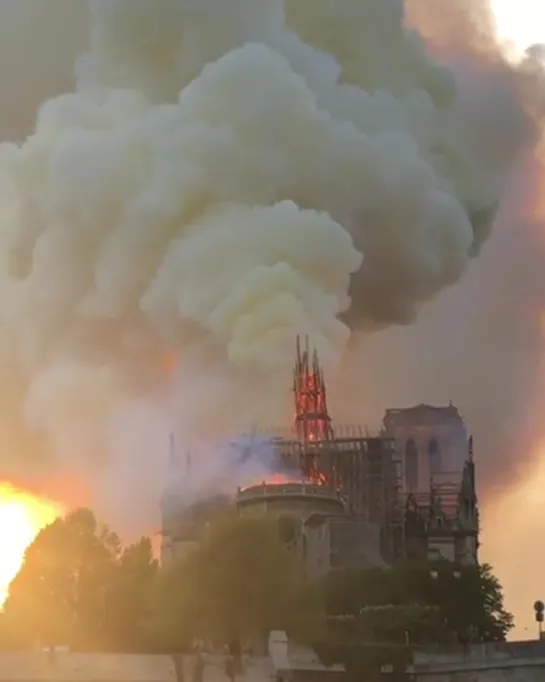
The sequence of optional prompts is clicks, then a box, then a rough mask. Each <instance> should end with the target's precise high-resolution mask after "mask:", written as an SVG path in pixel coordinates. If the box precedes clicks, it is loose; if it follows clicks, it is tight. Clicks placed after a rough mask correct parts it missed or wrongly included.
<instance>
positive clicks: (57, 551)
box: [4, 509, 156, 649]
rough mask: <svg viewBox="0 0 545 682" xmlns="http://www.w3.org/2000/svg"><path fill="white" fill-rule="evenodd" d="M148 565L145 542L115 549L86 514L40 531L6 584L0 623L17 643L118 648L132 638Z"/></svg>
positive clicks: (110, 536) (113, 538) (148, 582)
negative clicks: (19, 566) (18, 567)
mask: <svg viewBox="0 0 545 682" xmlns="http://www.w3.org/2000/svg"><path fill="white" fill-rule="evenodd" d="M155 570H156V565H155V562H154V561H153V558H152V553H151V545H150V543H149V541H148V540H143V541H141V542H140V543H139V544H138V545H135V546H134V547H128V548H127V549H125V550H124V551H121V543H120V541H119V538H118V537H117V535H116V534H115V533H112V532H111V531H110V530H109V529H108V528H106V527H101V526H99V524H98V523H97V520H96V519H95V517H94V515H93V513H92V512H91V511H89V510H88V509H80V510H77V511H75V512H73V513H71V514H69V515H68V516H66V517H65V518H63V519H57V520H56V521H55V522H54V523H52V524H51V525H49V526H47V527H46V528H44V529H43V530H42V531H41V532H40V533H39V534H38V535H37V537H36V539H35V540H34V542H33V543H32V544H31V545H30V546H29V547H28V549H27V551H26V554H25V559H24V562H23V565H22V567H21V570H20V571H19V573H18V574H17V576H16V577H15V578H14V580H13V581H12V583H11V585H10V589H9V596H8V599H7V600H6V604H5V607H4V619H5V623H6V625H7V627H9V630H10V632H11V633H12V635H13V636H14V637H16V639H17V640H18V642H19V643H20V644H21V645H29V644H33V643H35V642H36V641H41V642H43V643H44V644H51V643H55V644H58V643H62V644H70V645H71V646H73V647H75V648H79V649H86V648H96V647H98V646H100V647H101V648H104V647H105V646H108V644H110V643H111V644H113V645H114V646H117V647H119V646H120V645H123V644H125V643H127V642H129V641H130V642H134V641H135V638H136V639H138V637H137V635H136V632H137V630H138V628H139V627H140V625H141V622H142V617H143V615H144V613H145V611H146V609H149V604H146V600H148V601H149V598H150V594H151V589H152V581H153V579H154V572H155Z"/></svg>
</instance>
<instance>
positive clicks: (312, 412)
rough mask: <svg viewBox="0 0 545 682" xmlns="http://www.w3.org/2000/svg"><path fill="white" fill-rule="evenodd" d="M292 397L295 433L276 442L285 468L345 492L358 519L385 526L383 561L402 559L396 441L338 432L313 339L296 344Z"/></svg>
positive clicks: (356, 432)
mask: <svg viewBox="0 0 545 682" xmlns="http://www.w3.org/2000/svg"><path fill="white" fill-rule="evenodd" d="M293 394H294V405H295V417H294V425H293V429H292V431H291V433H290V434H286V435H285V436H282V435H277V436H276V437H274V438H272V443H273V446H274V449H275V452H276V454H277V457H278V459H279V461H280V463H281V464H282V466H283V467H284V468H285V469H287V470H291V471H294V472H298V473H301V472H302V473H303V475H304V476H305V478H306V479H307V480H309V481H311V482H314V483H320V484H322V485H325V486H328V487H330V488H331V489H332V490H334V491H336V492H338V493H340V494H341V495H342V497H343V498H344V500H345V502H346V504H347V508H348V510H349V512H350V513H351V514H352V515H353V516H356V517H358V518H361V519H364V520H365V521H367V522H371V523H375V524H377V525H378V526H380V528H381V544H382V552H383V556H384V558H385V559H386V560H387V561H388V560H390V561H395V560H396V559H400V558H401V557H402V556H403V554H404V548H405V537H404V528H405V508H404V501H403V499H402V495H401V494H400V493H401V458H400V455H399V453H398V451H397V448H396V445H395V441H394V439H393V438H390V437H387V436H386V435H384V434H381V435H378V436H371V435H369V434H367V433H364V432H363V431H362V429H361V428H347V427H344V428H343V427H341V428H336V429H334V428H333V425H332V421H331V418H330V416H329V412H328V409H327V398H326V387H325V381H324V376H323V372H322V369H321V367H320V363H319V360H318V355H317V352H316V350H313V351H312V353H311V351H310V349H309V345H308V339H306V341H305V345H304V347H302V344H301V342H300V339H299V338H298V339H297V355H296V363H295V368H294V372H293ZM273 433H276V434H278V433H279V432H278V431H277V430H275V431H273Z"/></svg>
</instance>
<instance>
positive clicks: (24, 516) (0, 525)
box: [0, 482, 63, 605]
mask: <svg viewBox="0 0 545 682" xmlns="http://www.w3.org/2000/svg"><path fill="white" fill-rule="evenodd" d="M62 514H63V509H62V507H61V505H59V504H57V503H55V502H53V501H51V500H48V499H46V498H44V497H40V496H36V495H33V494H32V493H30V492H26V491H24V490H21V489H19V488H16V487H15V486H13V485H12V484H11V483H6V482H3V483H2V482H0V547H1V553H2V560H1V561H0V605H1V604H2V603H3V602H4V601H5V599H6V597H7V594H8V588H9V584H10V582H11V581H12V580H13V578H14V577H15V576H16V575H17V573H18V571H19V569H20V568H21V564H22V562H23V559H24V554H25V551H26V549H27V547H28V546H29V545H30V544H31V543H32V541H33V540H34V538H35V537H36V535H37V534H38V533H39V532H40V530H41V529H42V528H44V527H45V526H47V525H48V524H50V523H52V522H53V521H54V520H55V519H56V518H57V517H58V516H60V515H62Z"/></svg>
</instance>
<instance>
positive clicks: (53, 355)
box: [0, 0, 495, 457]
mask: <svg viewBox="0 0 545 682" xmlns="http://www.w3.org/2000/svg"><path fill="white" fill-rule="evenodd" d="M90 9H91V19H92V32H91V49H90V51H89V52H88V53H87V54H85V55H83V56H82V57H81V58H80V59H79V61H78V63H77V67H76V74H77V87H76V90H75V92H74V93H72V94H66V95H63V96H61V97H57V98H55V99H53V100H51V101H49V102H47V103H46V104H45V105H44V106H43V107H42V108H41V110H40V112H39V115H38V118H37V124H36V131H35V133H34V134H33V135H31V136H30V137H29V138H28V139H27V140H26V142H25V143H24V144H22V145H20V146H16V145H13V144H4V145H2V147H1V148H0V247H1V248H0V310H1V313H0V329H1V332H2V336H3V337H5V341H4V344H5V350H4V349H3V353H2V359H3V364H5V365H6V367H8V366H11V365H13V366H15V367H16V368H17V372H18V378H19V380H20V381H21V382H22V383H23V384H25V385H26V388H27V390H26V391H23V392H22V393H23V397H22V401H23V404H24V409H25V414H27V416H28V417H29V418H30V421H31V424H32V425H33V426H34V427H36V428H39V429H40V430H42V431H43V432H44V433H45V434H47V436H48V438H49V439H50V442H51V444H52V446H53V448H54V449H55V450H59V449H61V450H62V451H63V452H66V453H70V452H73V451H74V450H75V448H76V446H77V448H78V449H79V451H80V452H84V453H85V454H86V453H87V452H89V453H90V454H92V456H93V457H95V456H96V453H97V452H99V451H100V450H103V449H104V448H107V447H108V439H109V432H108V429H107V424H108V423H109V422H110V419H111V415H112V414H113V413H115V412H116V410H117V409H120V408H121V407H122V405H123V404H124V403H125V402H126V401H127V400H128V399H129V396H134V395H138V394H146V392H148V391H149V390H150V383H151V382H152V381H153V379H154V378H155V379H156V377H157V374H158V370H159V368H160V359H161V356H162V355H163V353H164V352H165V351H166V350H167V349H168V350H170V349H175V350H178V351H179V352H180V355H181V364H182V365H183V363H184V358H185V357H189V358H191V361H190V365H191V366H190V367H187V362H186V369H187V372H186V373H184V372H180V376H179V379H180V389H179V391H180V392H181V393H183V398H180V397H179V398H178V400H182V402H183V401H185V404H189V405H190V407H191V408H192V413H193V414H194V415H196V416H197V419H198V420H200V421H201V422H204V421H208V424H209V426H208V428H210V429H212V430H213V428H214V426H213V423H212V422H215V421H216V420H219V421H221V420H222V419H225V420H227V421H229V420H231V423H232V419H233V414H235V413H239V414H241V415H242V416H241V417H240V420H242V421H245V422H246V423H247V422H248V421H251V420H263V419H264V418H266V419H267V420H268V421H267V423H268V424H270V423H271V419H273V420H274V419H275V417H274V416H273V417H270V416H269V415H271V414H272V415H275V414H278V410H279V405H281V404H282V402H283V399H284V389H285V387H287V388H289V380H290V374H289V371H290V369H291V365H292V360H293V339H294V336H295V334H296V333H299V332H304V333H309V334H311V335H312V337H313V339H314V340H315V343H316V345H317V346H318V349H319V350H320V351H321V353H322V355H323V356H324V357H325V358H326V359H327V360H330V361H332V362H333V361H335V359H336V358H338V357H339V355H340V354H341V353H342V349H343V347H344V345H345V344H346V342H347V340H348V337H349V330H348V327H347V326H346V323H345V322H344V321H343V315H346V314H347V313H349V314H350V312H351V311H352V314H353V318H352V319H354V320H357V323H358V325H359V326H364V327H366V326H375V325H377V324H385V323H404V322H408V321H411V320H412V319H413V318H414V316H415V314H416V313H417V311H418V309H419V307H420V306H421V305H422V303H424V302H425V301H427V300H428V299H430V298H432V297H433V296H434V295H435V294H436V293H437V292H438V291H440V290H441V289H442V288H443V287H445V286H448V285H450V284H452V283H453V282H455V281H456V280H457V279H458V278H459V277H460V276H461V275H462V274H463V273H464V271H465V269H466V268H467V266H468V263H469V261H470V259H471V257H472V256H473V255H474V254H475V253H477V251H478V249H479V247H480V245H481V243H482V242H483V240H484V239H485V237H486V235H487V234H488V231H489V228H490V225H491V220H492V216H493V208H494V203H495V195H494V191H493V188H492V187H491V186H490V185H489V184H488V182H487V181H486V178H484V177H483V176H482V175H481V173H480V171H479V168H478V166H477V165H476V164H475V163H474V161H473V159H472V157H471V154H470V152H469V150H468V148H467V147H466V145H465V144H464V136H463V134H462V133H461V131H460V129H459V125H458V122H457V120H456V117H455V116H454V113H453V112H454V111H455V109H454V104H455V97H456V93H455V87H454V81H453V78H452V76H451V74H449V73H448V72H447V71H445V70H444V69H443V68H441V67H439V66H438V65H437V64H436V63H435V62H434V61H433V60H432V59H431V58H430V57H429V56H428V55H427V54H426V52H425V50H424V47H423V44H422V43H421V41H420V40H419V39H418V37H417V36H416V34H414V33H413V32H411V31H409V30H407V29H406V28H405V27H404V24H403V12H402V3H401V1H400V0H336V1H335V2H333V1H332V0H312V2H310V0H288V2H287V4H286V7H284V3H283V2H282V1H281V0H199V1H197V0H156V1H155V2H151V1H150V0H91V1H90ZM351 299H353V300H354V304H352V307H351ZM347 319H349V318H347ZM211 366H215V367H217V368H218V372H216V373H215V376H216V379H215V380H214V381H213V382H212V384H213V386H214V391H217V392H215V393H214V395H212V392H205V391H203V390H202V384H201V383H200V380H199V377H202V376H203V374H204V375H205V378H204V380H203V381H204V383H205V384H207V383H208V381H207V379H206V377H210V376H212V372H211V370H210V367H211ZM10 371H16V370H10ZM19 375H20V376H19ZM218 376H221V379H217V377H218ZM188 377H191V380H190V379H189V378H188ZM208 385H209V384H208ZM242 407H244V409H242V411H241V408H242ZM264 415H267V416H266V417H265V416H264ZM250 417H251V419H250ZM185 421H186V422H187V423H190V422H191V419H188V418H187V417H186V418H185ZM246 423H245V424H244V425H246ZM238 425H242V424H237V425H236V426H238ZM202 428H206V426H204V424H203V425H202ZM82 434H83V435H84V438H83V439H82ZM82 440H83V441H84V443H82Z"/></svg>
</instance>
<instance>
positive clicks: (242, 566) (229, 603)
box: [159, 514, 322, 646]
mask: <svg viewBox="0 0 545 682" xmlns="http://www.w3.org/2000/svg"><path fill="white" fill-rule="evenodd" d="M159 599H160V606H159V609H160V614H161V615H160V621H161V622H162V624H163V627H164V628H166V629H167V630H168V632H169V633H176V635H175V636H174V637H173V636H171V637H170V640H171V642H170V645H171V646H175V643H174V642H173V641H172V640H173V639H176V636H177V637H178V638H179V640H181V641H178V643H177V644H178V646H179V645H180V644H181V643H183V641H184V640H185V642H186V643H187V641H188V640H189V639H190V638H191V637H192V636H201V637H211V638H213V639H215V640H217V641H223V642H230V641H233V640H234V639H238V640H240V639H244V638H252V639H254V640H255V639H256V638H261V637H264V636H266V635H267V634H268V632H269V631H270V630H274V629H285V630H290V631H291V632H292V633H297V634H298V635H299V634H301V631H303V630H305V629H306V628H308V627H309V623H318V622H320V614H321V613H322V612H321V611H320V605H321V595H320V594H319V593H318V592H316V591H313V589H312V586H310V585H307V584H306V583H305V580H304V571H303V564H302V561H301V560H300V557H299V555H298V554H297V552H295V551H292V550H290V549H288V547H287V546H286V545H285V544H284V543H283V542H282V541H281V539H280V536H279V526H278V523H277V521H276V519H274V518H269V517H259V518H244V517H242V518H240V517H238V516H237V515H235V514H228V515H226V516H225V517H222V518H221V519H219V520H217V521H215V522H213V523H212V524H211V525H210V526H209V527H208V529H207V531H206V532H205V533H204V536H203V538H202V541H201V542H200V544H199V545H198V546H196V547H195V549H193V550H192V551H190V552H189V553H188V554H187V555H186V556H185V557H183V558H182V559H181V560H180V561H179V562H178V563H177V564H176V565H174V566H173V567H172V568H171V569H170V570H167V571H165V573H164V574H163V576H162V584H161V589H160V597H159ZM163 637H164V638H165V640H166V639H168V638H169V635H168V634H167V633H163Z"/></svg>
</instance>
